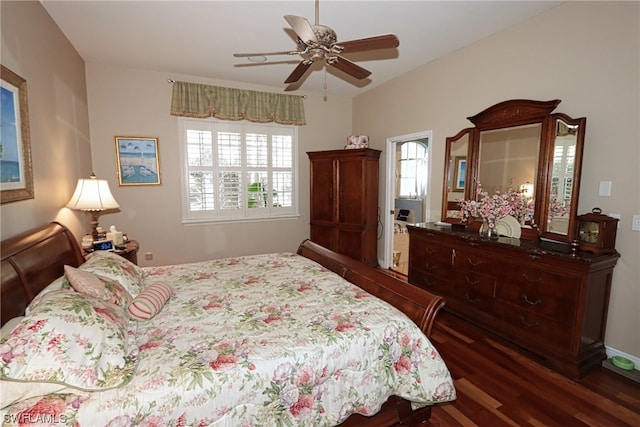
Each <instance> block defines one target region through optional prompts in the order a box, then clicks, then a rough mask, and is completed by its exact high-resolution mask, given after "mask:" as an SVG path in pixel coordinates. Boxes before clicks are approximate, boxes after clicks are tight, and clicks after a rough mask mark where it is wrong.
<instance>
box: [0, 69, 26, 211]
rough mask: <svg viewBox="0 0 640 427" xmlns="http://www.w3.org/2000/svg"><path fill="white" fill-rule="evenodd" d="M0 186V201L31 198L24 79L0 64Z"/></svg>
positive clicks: (6, 201) (8, 201)
mask: <svg viewBox="0 0 640 427" xmlns="http://www.w3.org/2000/svg"><path fill="white" fill-rule="evenodd" d="M1 76H2V84H1V86H0V96H1V100H0V102H1V105H0V121H1V122H2V124H1V126H0V129H1V132H2V135H0V161H1V164H0V190H1V192H2V204H5V203H10V202H17V201H19V200H27V199H33V197H34V196H33V171H32V169H31V141H30V137H29V109H28V106H27V81H26V80H25V79H23V78H22V77H20V76H19V75H17V74H16V73H14V72H13V71H11V70H10V69H8V68H7V67H5V66H4V65H2V71H1Z"/></svg>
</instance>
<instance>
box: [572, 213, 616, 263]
mask: <svg viewBox="0 0 640 427" xmlns="http://www.w3.org/2000/svg"><path fill="white" fill-rule="evenodd" d="M576 219H577V222H578V232H577V234H576V236H577V239H578V249H579V250H581V251H585V252H591V253H594V254H596V255H600V254H613V253H616V231H617V229H618V219H617V218H612V217H610V216H607V215H604V214H602V209H600V208H593V209H592V210H591V213H588V214H584V215H578V216H577V217H576Z"/></svg>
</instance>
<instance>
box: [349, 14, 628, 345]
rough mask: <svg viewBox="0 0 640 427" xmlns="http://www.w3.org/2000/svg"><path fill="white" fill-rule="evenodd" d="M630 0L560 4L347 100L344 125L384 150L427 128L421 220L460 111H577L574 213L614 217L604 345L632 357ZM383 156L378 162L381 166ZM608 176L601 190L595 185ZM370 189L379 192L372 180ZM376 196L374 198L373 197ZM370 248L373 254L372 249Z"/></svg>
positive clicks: (435, 206)
mask: <svg viewBox="0 0 640 427" xmlns="http://www.w3.org/2000/svg"><path fill="white" fill-rule="evenodd" d="M639 16H640V14H639V3H638V2H568V3H565V4H563V5H561V6H559V7H557V8H554V9H552V10H550V11H548V12H546V13H543V14H541V15H539V16H538V17H535V18H533V19H531V20H529V21H527V22H525V23H523V24H520V25H518V26H516V27H513V28H511V29H509V30H507V31H503V32H501V33H499V34H496V35H494V36H492V37H489V38H487V39H485V40H483V41H481V42H479V43H476V44H474V45H471V46H469V47H467V48H464V49H461V50H459V51H457V52H455V53H453V54H451V55H449V56H447V57H444V58H441V59H438V60H436V61H434V62H432V63H429V64H427V65H425V66H423V67H421V68H420V69H417V70H415V71H414V72H411V73H409V74H407V75H404V76H401V77H400V78H397V79H395V80H393V81H392V82H390V83H388V84H385V85H383V86H382V87H379V88H377V89H375V90H372V91H369V92H367V93H365V94H363V95H360V96H358V97H357V98H355V99H354V108H353V110H354V114H353V128H354V129H358V130H359V132H363V133H365V134H368V135H369V136H370V140H371V142H372V145H373V148H378V149H382V150H384V147H385V141H386V139H387V138H388V137H392V136H395V135H402V134H407V133H411V132H417V131H421V130H427V129H431V130H433V139H434V141H433V142H434V145H433V152H432V155H433V169H432V178H433V182H432V185H431V197H430V199H431V203H430V206H431V212H430V216H431V220H438V219H440V207H441V200H442V175H443V167H444V142H445V138H446V137H447V136H453V135H455V134H456V133H457V132H458V131H459V130H461V129H462V128H465V127H468V126H470V125H471V123H470V122H469V121H467V120H466V119H465V117H469V116H472V115H474V114H477V113H479V112H480V111H482V110H483V109H485V108H486V107H489V106H491V105H493V104H495V103H497V102H500V101H504V100H507V99H513V98H528V99H537V100H550V99H556V98H558V99H561V100H562V103H561V104H560V105H559V107H558V108H557V111H560V112H564V113H567V114H569V115H571V116H574V117H583V116H584V117H587V130H586V139H585V151H584V161H583V174H582V186H581V191H580V203H579V212H580V213H585V212H588V211H590V210H591V209H592V208H593V207H595V206H598V207H600V208H602V209H603V212H605V213H619V214H621V215H622V220H621V222H620V228H619V230H618V238H617V245H616V246H617V249H618V251H619V252H620V253H621V254H622V257H621V258H620V260H619V262H618V265H617V267H616V269H615V272H614V280H613V289H612V292H611V303H610V308H609V317H608V326H607V332H606V344H607V346H610V347H613V348H615V349H617V350H619V351H622V352H625V353H627V354H630V355H635V356H636V357H640V333H638V325H640V310H639V309H638V307H639V305H640V232H633V231H631V217H632V215H633V214H639V213H640V172H639V168H638V165H639V164H640V129H639V125H638V120H639V119H638V117H640V107H639V103H640V96H639V95H640V86H639V81H640V79H639V76H640V70H639V61H640V58H639V52H640V30H639V22H640V20H639ZM384 162H385V160H382V164H385V163H384ZM600 181H611V182H612V183H613V190H612V194H611V197H600V196H598V183H599V182H600ZM380 184H381V189H380V195H381V197H383V195H384V192H385V188H384V187H385V181H384V180H381V181H380ZM381 200H384V199H381ZM379 252H380V251H379Z"/></svg>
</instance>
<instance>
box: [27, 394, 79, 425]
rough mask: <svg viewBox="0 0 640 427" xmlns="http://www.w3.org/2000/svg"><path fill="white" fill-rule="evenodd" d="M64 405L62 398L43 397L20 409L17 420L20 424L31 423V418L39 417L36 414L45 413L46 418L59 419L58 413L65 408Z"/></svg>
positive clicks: (62, 411)
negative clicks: (33, 403)
mask: <svg viewBox="0 0 640 427" xmlns="http://www.w3.org/2000/svg"><path fill="white" fill-rule="evenodd" d="M66 409H67V408H66V405H65V403H64V400H63V399H60V398H51V397H43V398H42V399H40V400H39V401H38V402H36V404H35V405H33V406H31V407H29V408H27V409H25V410H24V411H20V412H19V413H18V414H17V420H19V423H20V426H28V425H31V421H32V420H37V419H40V418H39V417H38V416H42V415H47V416H48V417H47V418H48V419H52V420H53V421H58V422H59V421H61V420H60V414H62V413H64V411H65V410H66Z"/></svg>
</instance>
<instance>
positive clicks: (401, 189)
mask: <svg viewBox="0 0 640 427" xmlns="http://www.w3.org/2000/svg"><path fill="white" fill-rule="evenodd" d="M431 141H432V131H430V130H429V131H423V132H417V133H412V134H408V135H401V136H396V137H391V138H387V147H386V161H387V165H386V183H387V186H386V194H385V210H384V212H386V215H385V216H384V233H383V235H384V242H383V244H384V253H383V259H382V262H381V265H382V267H383V268H388V269H391V270H393V271H395V272H397V273H400V274H403V275H407V274H408V262H409V234H408V233H407V229H406V225H407V224H408V223H409V224H410V223H418V222H427V221H429V197H428V195H429V193H430V186H431V177H430V175H431Z"/></svg>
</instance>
